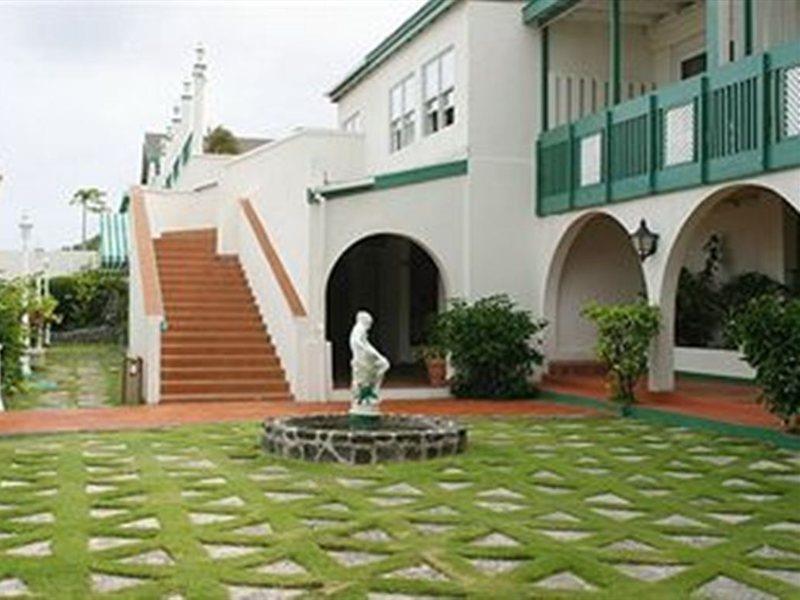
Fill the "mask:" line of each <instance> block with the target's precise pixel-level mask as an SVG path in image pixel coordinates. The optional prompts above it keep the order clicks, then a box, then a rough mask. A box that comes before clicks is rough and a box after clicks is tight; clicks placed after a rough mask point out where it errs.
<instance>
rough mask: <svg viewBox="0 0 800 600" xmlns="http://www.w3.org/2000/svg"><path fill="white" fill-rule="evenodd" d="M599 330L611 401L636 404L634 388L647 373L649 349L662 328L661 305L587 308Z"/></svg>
mask: <svg viewBox="0 0 800 600" xmlns="http://www.w3.org/2000/svg"><path fill="white" fill-rule="evenodd" d="M582 314H583V316H584V317H586V318H587V319H589V320H590V321H591V322H592V323H594V325H595V326H596V327H597V345H596V347H595V350H596V352H597V357H598V358H599V359H600V360H601V361H603V362H604V363H605V364H606V366H607V367H608V378H609V385H610V388H611V399H612V400H615V401H617V402H621V403H622V404H623V405H625V406H626V407H627V406H629V405H630V404H632V403H633V402H635V401H636V396H635V393H634V388H635V387H636V384H637V383H638V381H639V379H640V378H641V377H642V376H643V375H644V374H645V373H646V372H647V357H648V349H649V346H650V342H651V340H652V339H653V338H654V337H655V336H656V334H657V333H658V330H659V328H660V326H661V313H660V311H659V310H658V307H657V306H649V305H648V304H647V303H646V302H644V301H639V302H634V303H631V304H608V305H600V304H597V303H591V304H589V305H587V306H586V307H584V309H583V312H582Z"/></svg>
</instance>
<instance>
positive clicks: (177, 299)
mask: <svg viewBox="0 0 800 600" xmlns="http://www.w3.org/2000/svg"><path fill="white" fill-rule="evenodd" d="M162 298H163V299H164V305H165V306H167V305H170V306H174V305H175V304H181V303H184V304H192V303H194V304H197V305H199V306H208V305H210V304H221V305H224V304H228V305H238V306H247V305H248V304H252V303H253V300H254V299H253V295H252V294H250V293H249V292H246V293H245V292H243V291H231V292H225V293H220V292H213V291H210V292H208V293H206V294H203V293H202V292H199V291H198V292H192V293H185V292H173V291H170V290H162Z"/></svg>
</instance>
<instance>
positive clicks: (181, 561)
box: [0, 419, 800, 598]
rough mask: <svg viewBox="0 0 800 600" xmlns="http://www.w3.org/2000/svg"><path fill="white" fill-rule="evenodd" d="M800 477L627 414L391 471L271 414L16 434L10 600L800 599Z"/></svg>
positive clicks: (479, 437)
mask: <svg viewBox="0 0 800 600" xmlns="http://www.w3.org/2000/svg"><path fill="white" fill-rule="evenodd" d="M799 478H800V455H798V454H797V453H791V452H788V451H783V450H778V449H775V448H772V447H769V446H766V445H763V444H759V443H756V442H751V441H746V440H741V439H733V438H726V437H721V436H716V435H713V434H709V433H705V432H697V431H690V430H686V429H681V428H666V427H659V426H655V425H649V424H644V423H641V422H636V421H627V420H603V419H553V420H535V419H514V420H513V421H505V420H489V419H481V420H473V421H471V433H470V447H469V449H468V451H467V452H466V453H465V454H463V455H460V456H457V457H450V458H446V459H441V460H436V461H431V462H426V463H407V464H389V465H382V466H378V467H348V466H344V465H315V464H307V463H299V462H292V461H286V460H279V459H276V458H274V457H270V456H266V455H265V454H264V453H263V452H262V450H261V449H260V447H259V425H258V424H257V423H247V424H227V425H212V426H200V427H179V428H174V429H168V430H160V431H132V432H124V433H107V434H102V433H96V434H70V435H61V436H47V437H26V438H13V439H11V438H9V439H3V440H0V597H6V596H8V597H10V596H14V595H20V594H27V595H32V596H38V597H44V598H83V597H106V596H111V595H114V596H115V597H116V596H119V597H125V598H169V597H173V598H295V597H332V598H420V597H442V596H445V597H463V596H466V595H471V596H472V597H495V598H516V597H549V596H554V597H564V596H565V595H568V596H572V595H576V596H577V595H580V596H586V597H596V598H629V597H640V598H648V597H653V598H662V597H663V598H680V597H693V596H695V597H708V598H726V597H742V598H745V597H749V598H793V597H794V598H796V597H800V535H798V531H800V513H798V506H800V484H798V480H799ZM43 492H46V493H43Z"/></svg>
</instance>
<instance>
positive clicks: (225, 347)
mask: <svg viewBox="0 0 800 600" xmlns="http://www.w3.org/2000/svg"><path fill="white" fill-rule="evenodd" d="M161 355H162V356H165V357H169V356H219V355H223V356H254V357H255V356H258V357H267V356H275V347H274V346H273V345H272V344H268V343H266V342H262V343H260V344H236V343H230V342H228V343H224V344H222V343H220V344H191V343H189V344H187V343H186V342H179V343H173V344H169V343H163V342H162V344H161Z"/></svg>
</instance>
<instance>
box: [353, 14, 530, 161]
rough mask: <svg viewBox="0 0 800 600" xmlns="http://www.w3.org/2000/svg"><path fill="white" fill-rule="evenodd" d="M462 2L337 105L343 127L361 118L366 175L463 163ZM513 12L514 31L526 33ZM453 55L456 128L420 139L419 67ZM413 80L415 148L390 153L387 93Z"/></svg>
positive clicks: (465, 74)
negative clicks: (450, 51)
mask: <svg viewBox="0 0 800 600" xmlns="http://www.w3.org/2000/svg"><path fill="white" fill-rule="evenodd" d="M471 4H472V3H471V2H469V3H468V2H460V3H458V4H457V5H456V6H454V7H453V8H451V9H450V10H448V11H447V12H446V13H445V14H444V15H442V16H441V17H439V19H438V20H437V21H436V22H435V23H433V24H432V25H431V26H429V27H428V28H427V29H426V30H425V31H423V32H422V33H421V34H420V35H419V36H418V37H416V38H415V39H414V40H412V41H411V42H409V43H408V44H407V45H406V46H404V47H403V48H401V49H400V50H398V51H397V52H396V53H395V54H394V55H392V56H391V57H390V58H388V59H387V60H386V62H384V63H383V64H382V65H381V66H380V67H379V68H378V69H376V70H375V71H373V72H372V73H370V74H369V75H368V76H367V77H366V78H365V79H364V80H363V81H361V82H360V83H359V85H358V86H356V87H355V88H354V89H352V90H351V91H349V92H348V93H347V94H346V95H345V96H344V97H343V98H342V99H340V100H339V103H338V119H339V124H340V125H341V124H342V123H344V121H345V120H346V119H347V118H348V117H350V116H352V115H353V114H354V113H356V112H360V113H361V115H362V123H363V129H364V151H365V163H364V166H365V169H366V172H367V173H368V174H373V173H383V172H387V171H400V170H405V169H411V168H414V167H421V166H425V165H430V164H434V163H441V162H447V161H450V160H454V159H458V158H463V157H464V155H465V154H466V152H467V145H468V143H467V123H468V122H469V108H468V102H467V97H468V90H470V89H471V88H470V80H469V78H470V73H469V68H468V57H467V7H468V6H469V5H471ZM512 5H513V6H516V7H517V26H518V27H519V28H520V29H524V26H523V25H522V24H521V17H520V13H519V7H520V6H521V4H520V3H518V2H514V3H512ZM450 47H452V48H453V49H454V51H455V64H456V71H455V86H456V87H455V107H456V122H455V124H453V125H452V126H451V127H447V128H445V129H443V130H441V131H439V132H437V133H436V134H434V135H431V136H427V137H426V136H423V135H422V66H423V65H424V64H425V63H426V62H428V61H429V60H430V59H432V58H434V57H436V56H437V55H438V54H440V53H441V52H442V51H444V50H446V49H447V48H450ZM412 73H413V74H414V75H415V77H416V80H417V85H416V86H415V87H416V90H417V96H418V97H417V100H416V103H415V105H416V131H415V136H414V142H413V143H411V144H410V145H409V146H407V147H405V148H403V149H402V150H399V151H397V152H393V153H390V152H389V91H390V90H391V88H392V87H393V86H394V85H395V84H397V83H399V82H400V81H401V80H402V79H404V78H406V77H407V76H408V75H410V74H412Z"/></svg>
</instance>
